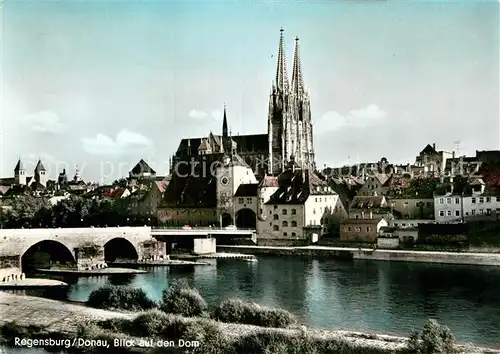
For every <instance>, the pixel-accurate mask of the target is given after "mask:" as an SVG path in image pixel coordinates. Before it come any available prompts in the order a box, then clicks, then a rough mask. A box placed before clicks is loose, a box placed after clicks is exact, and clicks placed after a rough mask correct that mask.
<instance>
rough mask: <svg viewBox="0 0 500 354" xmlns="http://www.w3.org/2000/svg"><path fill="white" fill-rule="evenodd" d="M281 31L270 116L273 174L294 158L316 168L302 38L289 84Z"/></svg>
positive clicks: (269, 140) (270, 154)
mask: <svg viewBox="0 0 500 354" xmlns="http://www.w3.org/2000/svg"><path fill="white" fill-rule="evenodd" d="M280 32H281V34H280V41H279V48H278V63H277V68H276V78H275V81H274V82H273V84H272V88H271V94H270V97H269V115H268V144H269V159H268V173H269V174H273V175H276V174H279V173H281V172H282V171H283V170H284V168H285V166H286V165H287V164H288V163H289V161H290V160H292V159H293V160H294V161H295V163H296V164H297V165H298V167H300V168H302V169H310V170H314V169H315V162H314V146H313V127H312V121H311V104H310V99H309V93H308V91H307V89H306V87H305V85H304V80H303V77H302V68H301V63H300V51H299V38H298V37H296V38H295V49H294V55H293V65H292V80H291V82H289V80H288V72H287V68H286V65H287V63H286V56H285V43H284V38H283V28H282V29H281V30H280Z"/></svg>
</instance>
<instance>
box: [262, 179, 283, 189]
mask: <svg viewBox="0 0 500 354" xmlns="http://www.w3.org/2000/svg"><path fill="white" fill-rule="evenodd" d="M259 187H260V188H267V187H276V188H277V187H279V185H278V178H277V177H275V176H264V178H263V179H262V181H261V182H260V185H259Z"/></svg>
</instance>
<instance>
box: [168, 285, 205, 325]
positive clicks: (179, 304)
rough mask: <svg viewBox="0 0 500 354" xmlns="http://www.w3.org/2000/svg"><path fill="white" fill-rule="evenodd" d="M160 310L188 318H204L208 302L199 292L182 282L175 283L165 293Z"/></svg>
mask: <svg viewBox="0 0 500 354" xmlns="http://www.w3.org/2000/svg"><path fill="white" fill-rule="evenodd" d="M160 309H161V310H162V311H164V312H166V313H173V314H177V315H181V316H186V317H195V316H202V315H203V313H204V312H205V310H206V309H207V302H206V301H205V299H204V298H203V296H201V295H200V293H199V292H198V290H196V289H193V288H191V287H190V286H189V284H188V283H187V282H186V281H184V280H182V281H176V282H174V283H173V284H172V285H171V286H170V287H169V288H168V289H167V290H164V291H163V297H162V300H161V303H160Z"/></svg>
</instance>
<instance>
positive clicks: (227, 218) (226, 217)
mask: <svg viewBox="0 0 500 354" xmlns="http://www.w3.org/2000/svg"><path fill="white" fill-rule="evenodd" d="M221 223H222V225H221V226H222V227H225V226H229V225H233V224H234V222H233V217H232V216H231V214H229V213H224V214H222V216H221Z"/></svg>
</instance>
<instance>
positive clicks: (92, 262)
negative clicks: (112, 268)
mask: <svg viewBox="0 0 500 354" xmlns="http://www.w3.org/2000/svg"><path fill="white" fill-rule="evenodd" d="M74 251H75V259H76V270H91V269H96V268H102V267H103V266H104V265H105V264H106V261H105V260H104V246H99V245H88V246H84V247H80V248H75V250H74Z"/></svg>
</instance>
